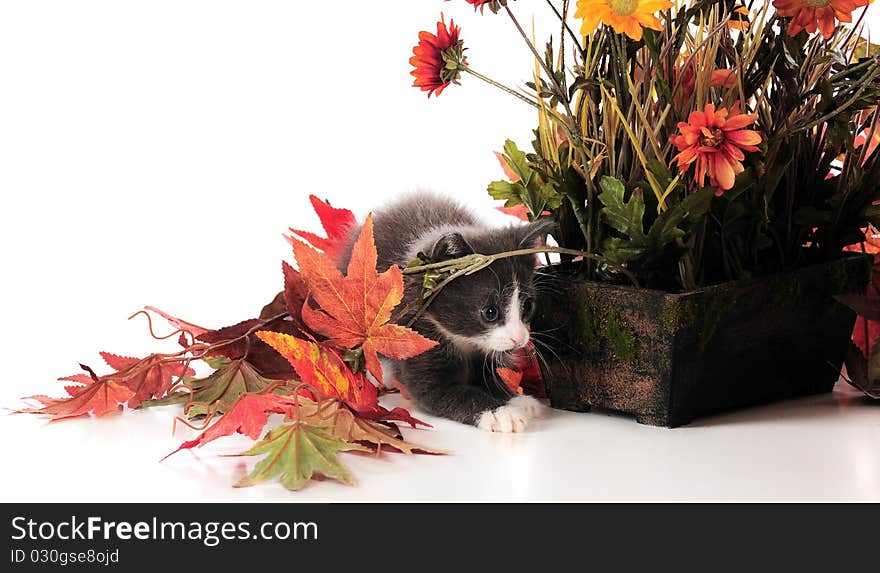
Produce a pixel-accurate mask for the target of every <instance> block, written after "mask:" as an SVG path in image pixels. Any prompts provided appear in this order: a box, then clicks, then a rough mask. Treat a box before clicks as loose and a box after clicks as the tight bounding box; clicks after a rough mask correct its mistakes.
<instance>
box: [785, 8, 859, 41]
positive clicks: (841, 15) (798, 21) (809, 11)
mask: <svg viewBox="0 0 880 573" xmlns="http://www.w3.org/2000/svg"><path fill="white" fill-rule="evenodd" d="M869 2H870V0H774V2H773V7H774V8H776V11H777V12H778V13H779V15H780V16H785V17H789V18H791V23H789V25H788V35H789V36H794V35H795V34H797V33H798V32H800V31H801V30H806V31H807V33H809V34H812V33H813V32H815V31H816V30H817V29H818V30H819V31H820V32H822V35H823V36H824V37H825V39H828V38H830V37H831V34H833V33H834V28H835V26H837V22H836V21H840V22H852V13H853V11H854V10H855V9H856V8H861V7H862V6H867V5H868V3H869Z"/></svg>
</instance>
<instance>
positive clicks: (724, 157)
mask: <svg viewBox="0 0 880 573" xmlns="http://www.w3.org/2000/svg"><path fill="white" fill-rule="evenodd" d="M757 119H758V116H757V115H754V114H744V113H739V104H736V105H734V106H733V108H731V110H730V117H728V111H727V110H726V109H724V108H721V109H719V110H718V111H715V106H714V105H713V104H711V103H710V104H706V107H705V109H704V110H703V111H694V112H692V113H691V115H690V116H689V117H688V120H687V122H683V121H680V122H679V123H678V130H679V132H680V135H673V136H672V137H670V138H669V141H670V142H671V143H672V144H673V145H675V146H676V147H677V148H678V151H679V154H678V155H676V156H675V157H674V158H673V159H672V160H673V161H678V168H679V169H680V170H681V171H686V170H687V169H688V168H689V167H690V165H691V164H692V163H695V162H696V164H697V170H696V173H695V176H694V180H695V181H696V182H697V184H698V185H700V186H702V185H704V184H705V180H706V175H707V174H708V175H709V182H710V184H711V185H714V186H716V187H718V190H717V191H716V192H715V194H716V195H721V194H723V193H724V192H725V191H727V190H728V189H730V188H731V187H733V182H734V179H735V178H736V175H737V173H742V171H743V166H742V163H740V161H742V160H743V159H745V155H744V154H743V151H758V148H757V147H756V146H757V145H758V144H759V143H761V134H759V133H758V132H757V131H752V130H750V129H743V128H744V127H746V126H748V125H751V124H753V123H755V121H757Z"/></svg>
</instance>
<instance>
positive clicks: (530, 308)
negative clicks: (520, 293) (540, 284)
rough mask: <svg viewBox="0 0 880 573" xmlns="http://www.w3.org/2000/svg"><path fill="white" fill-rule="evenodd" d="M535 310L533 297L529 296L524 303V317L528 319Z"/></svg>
mask: <svg viewBox="0 0 880 573" xmlns="http://www.w3.org/2000/svg"><path fill="white" fill-rule="evenodd" d="M534 311H535V303H533V302H532V299H530V298H527V299H525V300H524V301H523V303H522V315H523V318H525V319H526V320H528V319H529V318H531V317H532V313H533V312H534Z"/></svg>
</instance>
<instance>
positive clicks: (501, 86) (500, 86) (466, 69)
mask: <svg viewBox="0 0 880 573" xmlns="http://www.w3.org/2000/svg"><path fill="white" fill-rule="evenodd" d="M458 69H459V70H461V71H463V72H467V73H469V74H470V75H472V76H474V77H476V78H479V79H481V80H483V81H484V82H486V83H487V84H490V85H493V86H495V87H496V88H498V89H500V90H502V91H505V92H507V93H509V94H510V95H512V96H514V97H516V98H519V99H520V100H522V101H524V102H526V103H527V104H529V105H530V106H532V107H533V108H535V109H541V106H540V104H538V102H536V101H534V100H533V99H531V98H528V97H526V96H524V95H523V94H521V93H519V92H518V91H516V90H515V89H513V88H509V87H507V86H506V85H504V84H502V83H500V82H496V81H495V80H493V79H492V78H490V77H487V76H484V75H483V74H481V73H480V72H477V71H474V70H472V69H471V68H470V67H469V66H465V65H462V66H461V67H459V68H458Z"/></svg>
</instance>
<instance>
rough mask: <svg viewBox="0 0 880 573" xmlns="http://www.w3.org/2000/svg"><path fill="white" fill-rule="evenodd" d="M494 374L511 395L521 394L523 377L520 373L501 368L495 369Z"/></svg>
mask: <svg viewBox="0 0 880 573" xmlns="http://www.w3.org/2000/svg"><path fill="white" fill-rule="evenodd" d="M495 372H497V373H498V377H499V378H501V381H502V382H504V385H505V386H507V389H508V390H510V392H511V393H513V394H522V393H523V389H522V387H521V384H522V377H523V373H522V372H518V371H516V370H511V369H510V368H503V367H500V368H496V369H495Z"/></svg>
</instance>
